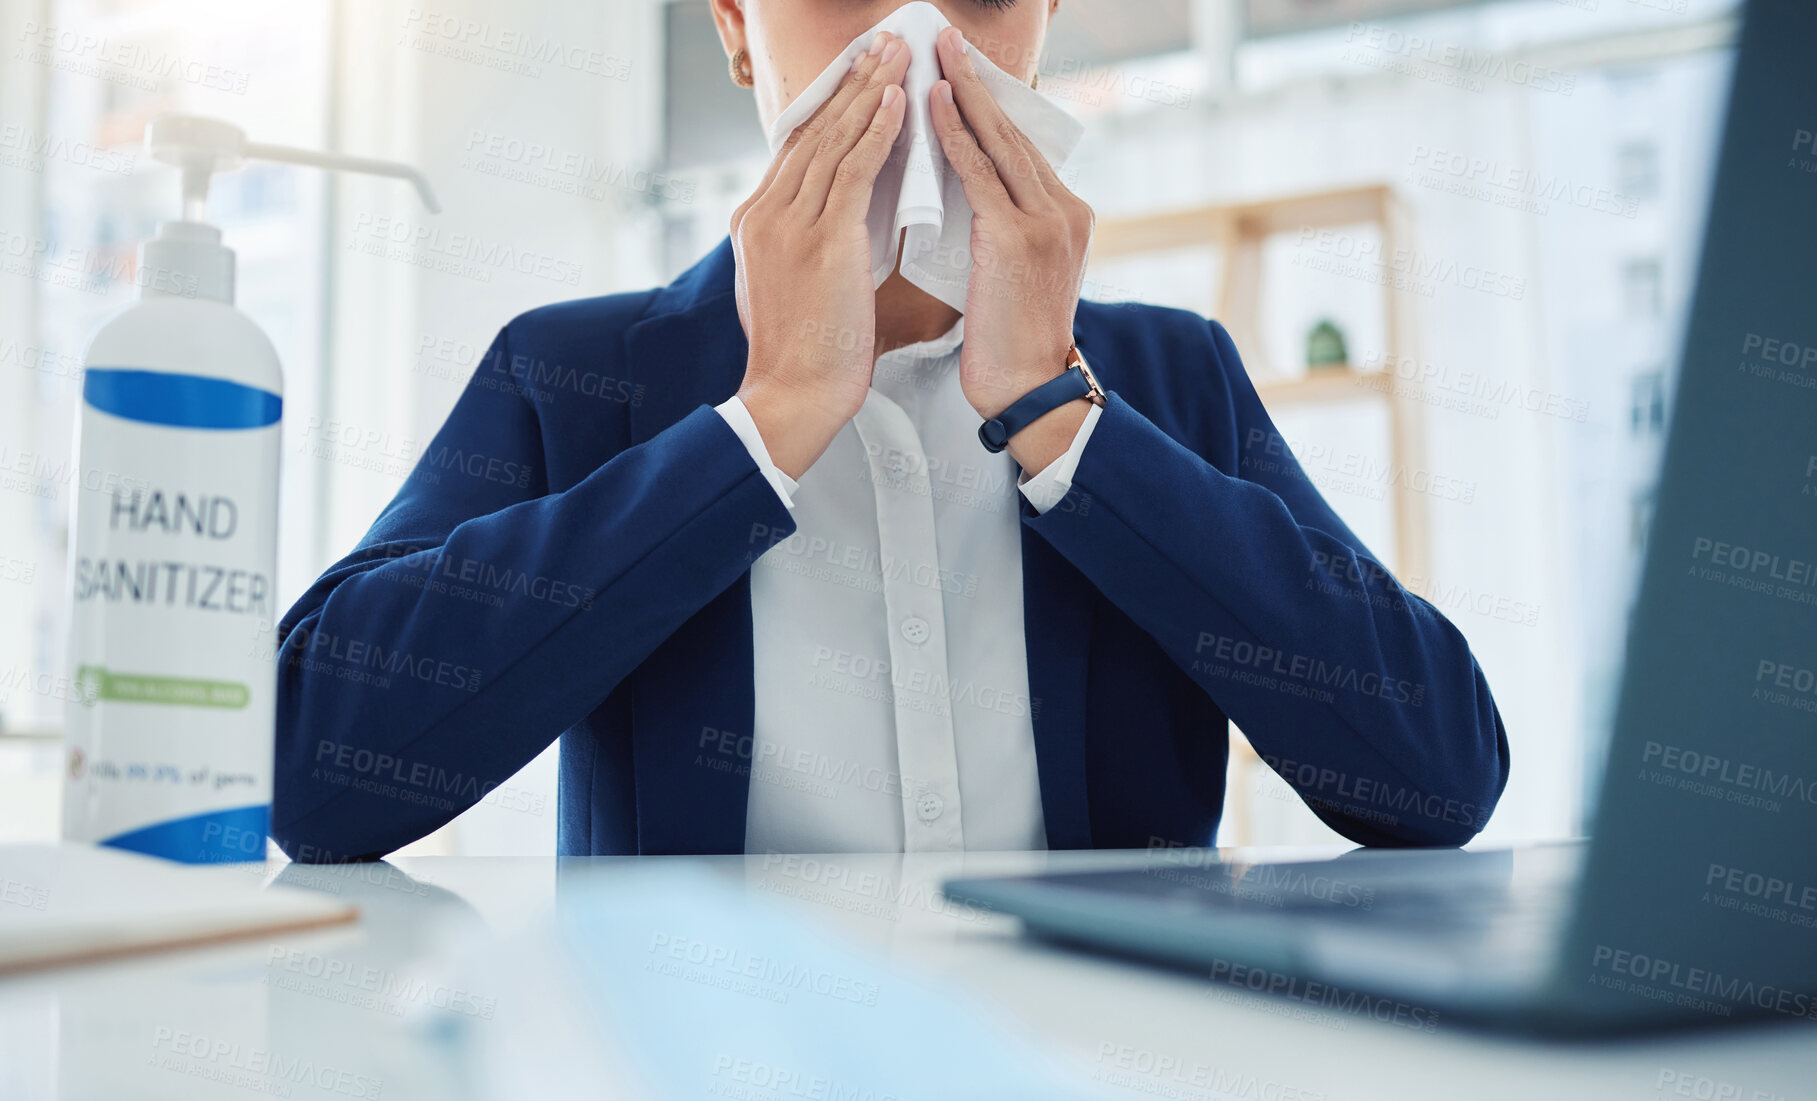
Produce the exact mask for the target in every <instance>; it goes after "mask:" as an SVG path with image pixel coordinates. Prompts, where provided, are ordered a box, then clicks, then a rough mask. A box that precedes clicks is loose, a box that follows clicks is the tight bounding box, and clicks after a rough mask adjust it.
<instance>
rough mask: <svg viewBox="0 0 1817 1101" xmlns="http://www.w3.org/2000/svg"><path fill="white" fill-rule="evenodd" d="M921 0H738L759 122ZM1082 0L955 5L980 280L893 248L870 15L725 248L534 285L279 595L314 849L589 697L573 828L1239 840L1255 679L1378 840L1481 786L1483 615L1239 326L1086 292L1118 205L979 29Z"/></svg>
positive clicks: (997, 839) (758, 848) (369, 825)
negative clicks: (1235, 341) (879, 211)
mask: <svg viewBox="0 0 1817 1101" xmlns="http://www.w3.org/2000/svg"><path fill="white" fill-rule="evenodd" d="M898 6H899V4H898V3H897V2H896V0H871V2H864V0H748V2H745V0H713V12H714V16H715V19H716V21H717V23H718V27H719V32H720V36H721V38H722V40H723V41H724V44H725V47H726V50H727V53H728V55H729V56H730V58H731V65H732V72H733V77H734V79H735V80H736V81H737V82H738V83H739V84H741V85H744V86H750V87H754V89H755V94H756V99H757V107H758V113H759V116H760V117H761V119H762V120H763V122H764V124H765V126H766V128H767V127H768V126H769V124H770V123H771V121H772V120H774V119H775V118H776V117H777V116H778V115H779V114H780V113H781V112H782V110H783V109H784V108H785V107H786V106H787V105H788V104H789V103H790V102H792V101H793V99H794V98H795V96H797V95H799V94H800V92H801V90H802V89H803V88H805V87H806V86H807V85H808V84H809V83H810V82H811V81H812V80H813V79H814V77H815V76H816V75H818V74H819V73H820V72H821V71H822V70H823V69H824V68H826V67H827V65H828V64H829V62H830V61H831V60H832V59H833V58H835V57H837V56H838V55H839V54H840V53H841V51H842V50H844V48H845V46H846V44H847V43H849V42H851V41H852V40H853V39H854V38H855V37H856V36H857V35H858V34H859V33H861V32H862V31H864V30H865V29H866V28H867V27H871V26H874V25H875V24H876V23H877V22H879V21H880V20H882V19H883V18H884V17H885V16H887V15H889V14H890V13H891V12H892V11H894V10H895V9H896V8H897V7H898ZM1057 6H1058V0H1045V2H1041V0H1021V2H1020V3H1017V2H1016V0H1007V2H1004V0H946V2H944V3H941V4H939V5H938V7H939V9H940V11H941V12H942V13H943V14H944V15H945V17H946V18H947V19H950V20H951V21H952V23H953V24H954V27H953V28H951V29H948V30H946V31H944V32H942V34H941V36H940V38H939V40H938V45H937V50H938V55H939V62H940V67H941V72H942V73H943V74H944V76H945V78H946V79H943V80H941V81H939V82H938V83H937V84H935V85H934V87H933V89H932V91H931V92H930V93H929V102H928V107H929V111H930V120H931V124H932V127H933V128H934V130H935V131H936V132H937V133H938V135H939V141H940V143H941V146H942V148H943V150H944V152H945V154H946V156H947V159H948V160H949V162H950V163H951V164H952V165H953V168H954V171H955V172H956V173H957V174H958V177H959V179H960V180H961V182H962V184H963V187H964V192H965V195H966V198H967V201H968V202H969V204H970V205H971V207H972V209H973V211H974V218H973V224H972V231H971V245H972V253H973V256H974V260H975V264H974V266H973V268H972V271H971V278H970V283H969V286H968V289H967V292H966V295H965V298H964V303H965V309H964V311H963V315H961V313H960V311H957V310H955V309H953V308H952V307H951V306H949V305H947V304H946V303H944V302H941V301H939V300H938V299H936V298H934V297H932V296H931V295H929V294H927V293H924V292H923V291H922V290H920V289H919V288H918V287H916V286H913V285H911V284H910V283H909V282H907V281H906V280H905V279H904V278H903V276H902V273H901V270H900V268H898V270H897V271H896V272H895V273H894V274H892V275H891V276H890V277H889V278H888V279H887V280H885V281H884V282H883V283H882V284H881V285H879V286H876V287H875V288H874V290H873V280H872V279H871V277H870V270H871V269H870V262H871V254H870V242H869V238H868V234H867V232H866V228H865V214H866V210H867V208H868V205H869V202H870V196H871V193H872V188H873V186H874V184H875V182H876V180H877V178H878V174H879V173H880V172H882V171H884V170H886V168H887V167H888V161H889V158H888V152H889V150H890V148H891V146H892V143H893V142H894V141H895V139H896V137H897V136H898V134H899V133H900V129H901V127H902V126H903V123H904V117H905V109H906V96H905V93H904V91H903V89H902V86H901V85H902V81H903V74H904V72H905V71H906V69H907V65H908V60H909V57H908V49H907V47H906V44H905V43H903V42H902V41H901V40H899V39H896V38H894V37H893V36H891V35H888V34H880V35H879V36H877V38H876V39H875V40H874V41H873V42H872V44H871V48H870V50H869V51H868V52H866V53H863V54H861V55H860V56H859V57H858V58H857V60H856V62H855V64H854V66H853V70H852V72H851V73H850V74H849V75H847V76H846V77H845V78H844V80H843V82H842V83H841V85H840V87H839V90H838V92H837V93H836V94H835V95H833V97H832V98H831V99H829V100H828V101H827V102H826V103H825V104H824V105H823V106H822V107H821V108H820V109H819V110H818V111H817V112H816V113H815V114H814V115H813V116H812V117H811V118H810V119H809V120H808V121H807V122H806V123H804V124H803V125H801V126H800V127H799V128H797V129H796V130H795V131H794V133H793V134H792V135H791V137H790V139H789V140H788V142H787V143H786V144H785V145H784V146H783V147H782V149H781V150H780V151H779V152H778V154H777V155H776V157H775V158H774V160H773V161H772V163H771V164H770V167H769V170H768V172H767V173H766V174H765V176H764V178H763V181H762V182H761V183H760V184H759V185H758V187H757V189H756V191H755V192H754V193H753V194H752V195H751V197H750V198H749V199H748V200H747V201H746V202H745V203H743V204H742V205H740V206H739V208H738V209H737V211H736V212H735V213H734V215H733V218H732V223H731V233H730V235H729V237H728V239H727V240H726V241H724V242H722V243H721V244H720V246H719V247H718V248H716V249H715V250H714V251H713V252H712V253H711V254H709V255H708V256H707V257H706V258H705V259H704V260H702V261H701V262H700V263H699V264H697V265H696V266H695V267H694V268H693V269H691V270H690V271H688V272H686V273H685V274H683V275H682V276H681V277H680V278H679V279H678V280H676V281H675V282H674V283H673V284H671V285H669V286H667V287H664V288H659V289H656V290H652V291H646V292H640V293H635V294H620V295H610V296H606V297H602V298H595V299H588V300H585V301H579V302H568V303H562V304H559V305H554V306H548V307H545V308H542V309H538V310H533V311H531V312H529V313H527V314H525V315H523V316H521V317H518V318H516V319H514V320H513V321H512V322H510V323H509V324H508V325H506V326H505V328H504V329H503V331H501V332H500V333H499V334H498V337H497V339H496V340H495V341H494V343H493V345H492V347H491V348H490V350H489V351H488V353H487V356H486V358H485V360H484V362H483V363H482V364H481V366H480V367H479V368H478V369H477V370H476V372H475V375H474V378H473V380H472V381H471V382H470V384H469V385H468V387H467V389H466V391H465V392H464V393H463V395H462V397H461V399H460V400H459V402H458V403H457V404H456V406H455V408H454V410H453V412H452V413H451V414H450V415H449V417H448V420H447V422H446V424H444V425H443V427H442V429H441V431H440V432H439V433H438V435H437V436H436V439H435V441H434V442H433V444H432V445H431V446H430V448H429V449H428V450H427V452H426V454H425V457H424V459H423V461H422V463H421V464H420V465H419V468H418V471H417V472H416V474H414V475H413V476H412V477H411V479H410V480H409V481H408V483H407V484H406V485H405V486H404V487H403V489H402V490H400V492H399V493H398V495H397V497H396V499H395V500H393V501H392V502H391V504H390V505H389V506H388V507H387V508H386V509H385V510H384V512H383V513H382V514H381V515H380V516H379V518H378V520H377V521H376V522H375V524H374V525H373V528H372V530H371V531H370V532H369V533H368V534H367V535H366V537H365V538H364V539H363V540H362V541H361V544H360V545H359V547H357V548H356V549H355V550H354V551H353V553H352V554H350V555H349V556H348V557H347V558H346V559H344V560H343V561H341V562H340V563H338V564H337V565H335V566H334V567H333V568H332V569H330V570H329V571H328V572H327V573H326V574H325V575H323V577H322V578H321V579H320V580H319V581H318V582H317V583H316V584H315V585H314V586H313V587H312V588H311V589H310V591H309V592H308V593H306V594H305V595H304V596H303V598H302V599H301V600H300V601H299V602H298V603H297V605H296V607H295V608H293V609H292V610H291V611H290V613H289V614H288V615H287V616H286V617H285V619H284V621H283V623H282V624H281V625H280V638H281V640H282V645H281V650H280V656H279V684H280V716H279V745H278V756H279V768H278V774H277V782H276V792H275V798H274V806H273V814H272V833H273V836H274V837H276V838H277V840H278V842H279V843H280V844H281V845H282V846H283V847H284V849H285V851H286V852H288V853H289V854H290V855H291V856H292V857H293V858H296V859H300V860H344V859H358V858H368V857H374V856H378V855H382V854H384V853H386V852H389V851H390V850H392V849H394V848H396V847H398V846H400V845H403V844H405V843H407V842H409V841H411V840H413V839H415V838H417V837H420V836H422V835H424V834H426V833H428V832H429V831H430V830H432V829H434V828H436V827H437V826H439V825H441V824H442V823H444V822H446V821H448V820H449V819H450V818H452V817H454V816H455V815H456V814H458V813H459V812H460V811H462V810H463V809H465V808H466V807H468V806H470V805H472V804H473V803H475V802H477V801H479V800H480V799H482V798H486V799H491V800H495V801H502V802H504V803H505V804H506V805H519V804H520V803H521V799H520V798H517V797H510V796H508V793H506V792H500V791H496V790H495V789H496V788H497V787H498V785H500V784H501V783H502V782H503V781H504V780H506V779H507V778H508V777H510V776H511V775H512V774H513V773H514V772H515V771H516V770H517V769H518V768H520V767H521V766H522V765H523V764H524V763H525V762H527V761H528V760H530V758H531V757H533V756H534V755H536V754H537V753H538V752H539V751H541V750H542V749H543V748H545V747H546V746H547V745H548V744H549V742H550V741H551V740H552V739H554V738H556V737H557V736H559V737H560V738H561V741H562V752H561V780H560V797H559V827H560V849H561V851H562V852H563V853H565V854H569V853H571V854H586V853H675V852H763V851H836V850H848V851H849V850H875V849H883V850H890V851H904V850H908V851H916V850H930V849H934V850H938V849H945V850H952V849H960V848H966V849H986V848H998V849H1009V848H1029V847H1042V846H1046V847H1053V848H1083V847H1100V848H1112V847H1137V848H1148V847H1155V846H1160V845H1174V844H1207V843H1210V842H1211V841H1212V839H1213V837H1214V834H1215V830H1216V827H1217V822H1218V818H1219V815H1220V812H1221V809H1222V805H1223V798H1224V776H1225V767H1226V755H1227V746H1228V742H1227V723H1228V720H1231V719H1234V720H1235V721H1236V722H1237V723H1238V724H1239V725H1240V726H1241V727H1242V729H1243V730H1244V731H1245V732H1246V733H1247V734H1248V736H1249V737H1250V740H1251V741H1252V742H1253V743H1254V744H1255V746H1256V747H1257V749H1258V751H1259V752H1261V754H1262V755H1263V757H1264V759H1265V760H1267V761H1268V762H1269V763H1270V764H1271V765H1272V766H1273V767H1275V768H1276V770H1277V771H1279V772H1280V773H1281V774H1282V775H1283V776H1284V777H1286V779H1287V780H1288V781H1289V782H1290V783H1291V784H1293V785H1294V787H1295V788H1296V790H1297V791H1298V792H1299V794H1300V795H1301V797H1302V798H1304V799H1305V801H1306V802H1307V803H1308V805H1310V806H1311V807H1312V808H1313V810H1314V811H1315V812H1316V813H1318V814H1319V816H1320V817H1321V818H1323V819H1324V820H1325V821H1326V822H1328V823H1329V824H1330V825H1332V826H1333V827H1334V828H1335V829H1337V830H1338V831H1340V832H1341V833H1343V834H1345V835H1346V836H1348V837H1350V838H1353V839H1355V840H1357V841H1359V842H1363V843H1366V844H1382V845H1454V844H1460V843H1462V842H1464V841H1466V840H1468V839H1469V838H1470V837H1472V836H1474V835H1475V834H1476V833H1477V831H1478V830H1480V829H1481V827H1482V825H1483V823H1484V821H1485V820H1486V819H1487V817H1488V815H1489V813H1490V810H1491V809H1492V808H1493V806H1494V804H1495V802H1496V800H1497V798H1498V797H1499V796H1500V794H1501V791H1502V788H1503V786H1504V785H1505V783H1506V780H1507V768H1508V746H1507V739H1506V736H1505V733H1504V731H1503V728H1502V723H1501V718H1500V715H1499V714H1498V712H1497V710H1496V707H1495V704H1494V701H1493V700H1492V699H1491V697H1490V695H1489V690H1488V686H1487V684H1486V683H1485V680H1484V678H1483V675H1482V672H1481V670H1480V669H1479V668H1478V667H1477V664H1476V661H1475V660H1474V658H1473V657H1472V656H1471V653H1470V650H1469V647H1468V645H1467V644H1466V642H1465V641H1464V639H1463V637H1462V636H1461V635H1460V634H1459V633H1458V631H1457V630H1456V629H1455V628H1454V627H1453V626H1452V625H1451V624H1450V623H1449V622H1447V621H1446V620H1445V618H1444V617H1443V616H1441V615H1440V614H1439V613H1438V612H1437V611H1436V610H1434V609H1433V608H1432V606H1431V605H1429V604H1427V603H1426V602H1425V601H1423V600H1421V599H1419V598H1418V597H1415V596H1413V595H1412V594H1410V593H1408V592H1407V591H1406V590H1405V589H1403V588H1402V587H1401V586H1400V585H1399V584H1398V583H1397V582H1396V581H1395V580H1394V578H1393V577H1392V576H1391V575H1390V574H1389V573H1388V571H1387V570H1386V569H1384V568H1383V567H1382V566H1381V565H1379V564H1378V563H1377V562H1376V560H1375V559H1374V558H1373V557H1372V556H1371V555H1370V554H1369V552H1368V551H1367V550H1366V548H1364V546H1363V545H1362V543H1361V542H1360V541H1359V540H1358V539H1357V538H1356V536H1355V535H1354V534H1352V533H1351V531H1350V530H1349V528H1348V527H1347V526H1345V524H1344V523H1343V521H1341V520H1340V519H1338V517H1337V516H1336V514H1334V513H1333V512H1332V511H1331V509H1330V508H1329V507H1328V506H1327V505H1326V503H1325V502H1324V500H1323V499H1322V498H1321V497H1320V495H1319V493H1318V491H1317V490H1316V489H1315V488H1313V486H1312V485H1311V483H1310V482H1309V481H1308V479H1307V478H1306V476H1305V474H1304V473H1303V472H1302V471H1301V470H1300V468H1299V466H1298V464H1297V463H1296V462H1295V461H1294V459H1293V456H1292V454H1291V453H1290V452H1288V451H1287V450H1286V449H1285V448H1284V447H1282V446H1281V440H1280V437H1279V435H1278V434H1277V433H1276V432H1275V430H1274V427H1273V425H1272V423H1271V422H1270V420H1269V418H1268V414H1267V413H1266V412H1265V411H1264V410H1263V408H1262V405H1261V403H1260V401H1259V400H1258V399H1257V397H1256V393H1255V390H1254V387H1253V386H1252V385H1251V384H1250V382H1249V380H1248V378H1247V377H1246V376H1245V374H1244V373H1243V370H1242V367H1241V364H1240V362H1239V360H1238V358H1237V354H1236V350H1235V349H1234V348H1233V347H1232V346H1231V343H1230V339H1229V337H1228V335H1227V334H1226V333H1225V332H1224V330H1223V328H1222V327H1221V326H1219V325H1217V324H1216V323H1214V322H1208V321H1206V320H1205V319H1203V318H1201V317H1199V316H1197V315H1195V314H1191V313H1187V312H1184V311H1177V310H1166V309H1159V308H1153V307H1145V306H1135V305H1128V304H1124V305H1118V306H1107V305H1103V304H1099V303H1092V302H1081V301H1079V299H1078V292H1079V286H1080V283H1081V280H1082V275H1083V271H1084V267H1085V262H1086V256H1087V251H1088V246H1089V244H1090V239H1091V230H1092V223H1093V219H1092V214H1091V211H1090V209H1089V208H1088V207H1087V206H1086V205H1085V204H1084V203H1083V202H1081V201H1080V200H1079V199H1078V198H1077V197H1076V196H1074V195H1072V194H1071V193H1070V192H1069V191H1068V190H1067V189H1066V187H1065V186H1064V185H1063V184H1062V183H1061V182H1060V180H1059V179H1058V178H1057V176H1056V175H1055V174H1054V172H1053V169H1052V167H1051V166H1050V165H1049V164H1048V163H1047V161H1046V160H1045V158H1043V157H1042V156H1041V155H1040V154H1039V153H1038V152H1037V151H1035V150H1034V148H1033V146H1032V145H1031V144H1030V143H1029V141H1028V139H1027V138H1026V137H1025V136H1024V135H1023V134H1022V133H1021V131H1020V130H1019V129H1018V128H1017V127H1015V126H1014V125H1013V124H1011V123H1010V122H1009V121H1008V119H1007V118H1006V117H1005V116H1004V114H1003V113H1002V111H1001V110H1000V108H999V107H998V105H997V103H996V101H995V100H994V99H993V97H992V96H991V94H990V92H989V91H988V89H987V88H986V86H985V84H984V83H983V81H982V80H981V79H980V77H979V75H978V72H977V70H976V68H975V66H973V65H972V64H970V62H969V61H968V58H967V47H966V39H967V38H969V39H970V40H971V42H972V43H973V46H972V48H973V49H977V50H981V51H982V52H983V53H984V54H985V56H987V57H989V58H991V60H992V61H993V62H994V63H996V64H997V65H998V66H1000V67H1002V68H1004V69H1006V70H1008V71H1009V72H1012V73H1015V74H1018V75H1019V77H1020V78H1021V79H1023V80H1024V81H1025V82H1032V81H1033V79H1034V75H1035V74H1034V59H1035V58H1037V57H1038V56H1039V55H1040V47H1041V44H1042V41H1043V38H1044V36H1045V33H1046V29H1047V24H1048V20H1049V19H1050V18H1051V17H1052V15H1053V12H1054V9H1055V8H1056V7H1057ZM962 36H963V37H962ZM1081 362H1085V363H1088V364H1089V371H1090V375H1088V374H1087V373H1086V369H1084V368H1082V367H1080V366H1079V364H1080V363H1081ZM1094 375H1095V378H1096V382H1095V383H1094V382H1093V380H1092V377H1091V376H1094ZM524 378H534V379H537V380H539V382H538V385H537V386H536V387H533V388H532V387H526V386H523V385H521V384H518V383H517V381H516V380H521V379H524ZM1055 380H1061V381H1058V382H1056V381H1055ZM981 428H982V431H983V434H982V435H981V434H980V432H981ZM449 456H455V457H456V461H449Z"/></svg>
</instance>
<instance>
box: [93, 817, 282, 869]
mask: <svg viewBox="0 0 1817 1101" xmlns="http://www.w3.org/2000/svg"><path fill="white" fill-rule="evenodd" d="M270 824H271V804H269V803H260V804H258V805H257V806H252V807H233V808H231V809H229V810H211V811H208V812H206V813H204V814H192V815H190V816H189V817H188V818H173V819H171V820H170V821H168V822H159V823H156V824H155V825H150V826H145V827H143V828H141V829H136V830H131V831H129V832H127V833H119V834H115V835H114V836H112V837H109V838H107V839H106V840H104V841H102V842H101V844H103V845H111V846H113V847H114V848H116V849H125V850H127V851H128V852H136V853H144V854H146V855H147V856H161V857H163V858H164V859H166V860H179V861H182V862H183V863H185V864H231V863H235V862H238V861H242V860H264V859H265V833H266V829H267V827H268V826H270Z"/></svg>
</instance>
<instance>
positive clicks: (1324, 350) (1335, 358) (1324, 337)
mask: <svg viewBox="0 0 1817 1101" xmlns="http://www.w3.org/2000/svg"><path fill="white" fill-rule="evenodd" d="M1349 364H1350V353H1349V351H1348V350H1347V349H1345V347H1344V333H1343V331H1342V330H1340V329H1339V328H1338V327H1337V326H1336V325H1334V324H1332V322H1331V321H1330V320H1329V319H1326V320H1323V321H1320V322H1319V323H1318V324H1317V325H1314V326H1313V327H1312V332H1310V333H1308V334H1307V336H1306V369H1307V370H1308V371H1342V370H1344V369H1345V368H1346V367H1348V366H1349Z"/></svg>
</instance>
